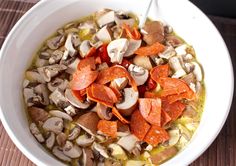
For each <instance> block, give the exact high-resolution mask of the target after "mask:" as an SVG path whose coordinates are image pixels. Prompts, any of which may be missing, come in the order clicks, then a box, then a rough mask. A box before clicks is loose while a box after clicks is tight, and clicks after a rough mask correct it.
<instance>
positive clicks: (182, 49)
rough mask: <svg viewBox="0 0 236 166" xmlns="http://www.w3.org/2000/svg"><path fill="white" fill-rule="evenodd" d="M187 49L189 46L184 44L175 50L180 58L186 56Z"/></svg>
mask: <svg viewBox="0 0 236 166" xmlns="http://www.w3.org/2000/svg"><path fill="white" fill-rule="evenodd" d="M187 48H188V46H187V45H186V44H182V45H180V46H178V47H176V48H175V51H176V54H177V55H178V56H184V55H186V54H187Z"/></svg>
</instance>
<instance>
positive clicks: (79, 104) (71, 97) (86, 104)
mask: <svg viewBox="0 0 236 166" xmlns="http://www.w3.org/2000/svg"><path fill="white" fill-rule="evenodd" d="M65 97H66V99H67V100H68V101H69V102H70V103H71V104H72V105H73V106H75V107H77V108H80V109H87V108H88V107H89V106H90V104H91V103H89V102H87V101H85V102H83V103H82V102H81V101H79V100H78V99H77V98H76V97H75V96H74V95H73V93H72V91H71V90H70V89H66V91H65Z"/></svg>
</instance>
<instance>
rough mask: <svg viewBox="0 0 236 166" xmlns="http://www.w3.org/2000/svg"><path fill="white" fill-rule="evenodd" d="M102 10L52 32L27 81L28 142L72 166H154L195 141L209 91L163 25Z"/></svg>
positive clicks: (188, 50)
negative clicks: (33, 141)
mask: <svg viewBox="0 0 236 166" xmlns="http://www.w3.org/2000/svg"><path fill="white" fill-rule="evenodd" d="M137 25H138V19H137V17H136V16H135V15H134V14H131V13H126V12H123V11H113V10H110V9H103V10H100V11H97V12H95V13H94V14H92V15H90V16H88V17H85V18H82V19H80V20H78V21H74V22H71V23H69V24H67V25H65V26H63V27H61V28H60V29H58V30H57V31H56V32H55V34H54V35H53V36H51V37H50V38H48V39H47V40H46V41H45V42H44V43H43V44H42V46H41V47H40V48H39V50H38V51H37V53H36V55H35V58H34V60H33V62H32V64H31V66H30V67H29V68H28V69H27V71H26V72H25V80H24V83H23V94H24V101H25V104H26V111H27V113H28V115H29V122H30V125H29V128H30V131H31V133H32V134H33V135H34V137H35V138H36V139H37V141H38V142H40V143H41V144H42V145H43V146H44V147H45V148H46V149H47V150H48V152H50V153H51V154H53V155H54V156H56V157H57V158H58V159H59V160H61V161H62V162H64V163H66V164H69V165H87V166H91V165H105V166H110V165H114V166H119V165H128V166H131V165H135V166H137V165H151V164H154V165H158V164H161V163H163V162H165V161H166V160H168V159H170V158H172V157H173V156H175V155H176V154H177V153H178V152H179V151H181V150H182V149H183V148H184V147H185V146H186V145H187V144H188V143H189V141H190V140H191V137H192V135H193V133H194V131H195V130H196V129H197V127H198V125H199V122H200V118H201V113H202V110H203V104H204V97H205V89H204V81H203V72H202V68H201V65H200V64H199V63H198V61H197V59H196V55H195V52H194V49H193V48H192V47H191V46H190V45H188V44H187V43H186V42H185V41H184V40H183V39H181V38H180V37H179V36H178V35H176V34H175V33H174V31H173V29H172V28H171V27H170V26H169V25H167V24H166V23H164V22H161V21H152V20H148V21H147V22H146V24H145V26H144V27H143V28H142V29H139V28H138V26H137Z"/></svg>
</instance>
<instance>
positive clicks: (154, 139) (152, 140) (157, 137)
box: [144, 125, 170, 147]
mask: <svg viewBox="0 0 236 166" xmlns="http://www.w3.org/2000/svg"><path fill="white" fill-rule="evenodd" d="M168 139H170V137H169V135H168V133H167V132H166V131H165V129H163V128H161V127H160V126H155V125H153V126H152V127H151V128H150V130H149V131H148V133H147V135H146V136H145V138H144V141H145V142H147V143H148V144H151V145H152V146H154V147H155V146H157V145H158V144H159V143H163V142H165V141H167V140H168Z"/></svg>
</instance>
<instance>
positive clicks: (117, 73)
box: [97, 65, 137, 91]
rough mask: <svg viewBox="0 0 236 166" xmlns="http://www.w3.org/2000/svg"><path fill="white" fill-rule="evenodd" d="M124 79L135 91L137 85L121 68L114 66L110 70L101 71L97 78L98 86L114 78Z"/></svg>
mask: <svg viewBox="0 0 236 166" xmlns="http://www.w3.org/2000/svg"><path fill="white" fill-rule="evenodd" d="M122 77H126V78H128V80H129V84H130V85H131V86H132V87H133V88H134V90H135V91H137V85H136V83H135V81H134V79H133V78H132V77H131V76H130V74H129V72H128V71H127V70H126V69H125V68H124V67H122V66H119V65H116V66H112V67H110V68H107V69H104V70H102V71H101V72H100V73H99V75H98V78H97V83H98V84H106V83H108V82H111V81H112V80H114V79H116V78H122Z"/></svg>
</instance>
